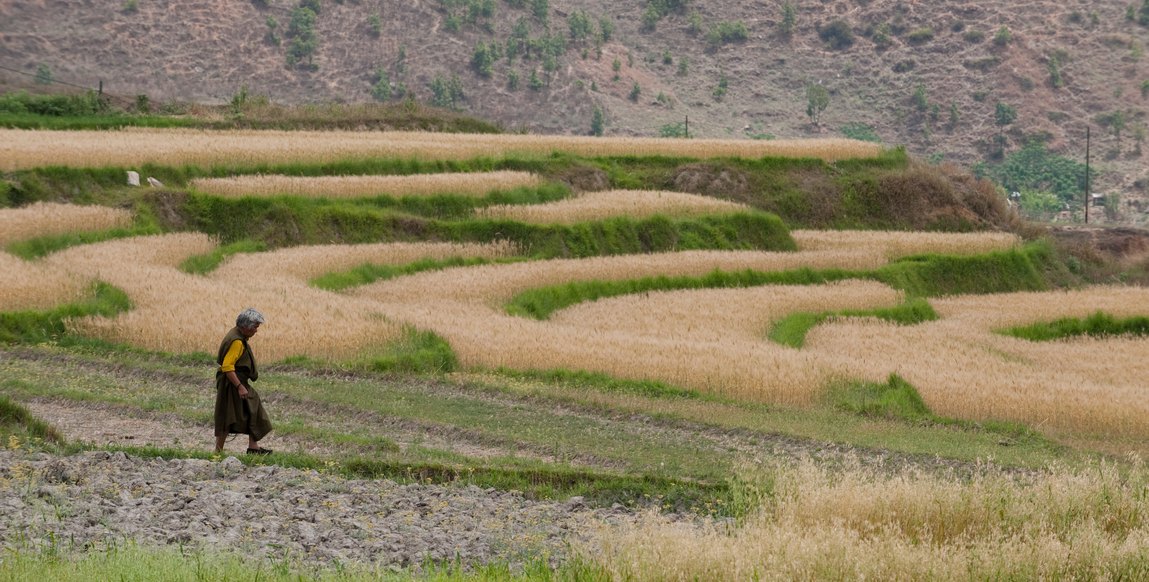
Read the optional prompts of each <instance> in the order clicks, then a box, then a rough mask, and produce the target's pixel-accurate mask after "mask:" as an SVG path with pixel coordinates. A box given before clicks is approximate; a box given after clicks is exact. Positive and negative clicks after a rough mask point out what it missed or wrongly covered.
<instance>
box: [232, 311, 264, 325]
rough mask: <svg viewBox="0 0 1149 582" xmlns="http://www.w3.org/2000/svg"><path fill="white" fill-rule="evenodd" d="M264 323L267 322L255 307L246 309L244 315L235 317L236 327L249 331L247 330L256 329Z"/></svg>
mask: <svg viewBox="0 0 1149 582" xmlns="http://www.w3.org/2000/svg"><path fill="white" fill-rule="evenodd" d="M264 321H265V320H264V319H263V314H262V313H260V312H258V311H256V309H255V308H254V307H248V308H247V309H244V310H243V312H242V313H240V314H239V315H237V316H236V317H235V326H236V327H242V328H244V329H247V328H251V327H255V326H256V325H259V324H261V323H263V322H264Z"/></svg>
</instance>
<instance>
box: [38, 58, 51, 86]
mask: <svg viewBox="0 0 1149 582" xmlns="http://www.w3.org/2000/svg"><path fill="white" fill-rule="evenodd" d="M35 79H36V84H37V85H51V84H52V69H49V68H48V65H45V64H44V63H40V64H39V65H36V77H35Z"/></svg>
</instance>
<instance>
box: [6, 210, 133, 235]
mask: <svg viewBox="0 0 1149 582" xmlns="http://www.w3.org/2000/svg"><path fill="white" fill-rule="evenodd" d="M131 224H132V214H131V213H130V212H128V211H127V210H121V209H118V208H108V207H106V206H77V205H73V204H56V203H52V202H36V203H33V204H30V205H28V206H25V207H23V208H0V245H6V244H9V243H13V242H17V241H22V240H27V239H31V238H36V237H41V236H50V235H58V234H66V233H70V232H86V231H96V230H107V229H111V228H117V227H126V226H130V225H131Z"/></svg>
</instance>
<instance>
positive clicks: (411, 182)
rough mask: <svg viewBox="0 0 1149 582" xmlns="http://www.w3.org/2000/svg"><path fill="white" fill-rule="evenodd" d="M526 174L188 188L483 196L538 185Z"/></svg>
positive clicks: (206, 183) (261, 180) (286, 180)
mask: <svg viewBox="0 0 1149 582" xmlns="http://www.w3.org/2000/svg"><path fill="white" fill-rule="evenodd" d="M542 183H543V181H542V179H541V178H539V177H538V176H537V175H535V174H532V173H530V172H513V171H500V172H474V173H450V174H416V175H413V176H319V177H298V176H279V175H257V176H234V177H230V178H197V179H194V180H192V181H191V187H192V188H194V189H196V190H198V191H200V192H203V193H206V194H213V195H216V196H226V197H231V198H239V197H243V196H281V195H287V196H304V197H311V198H365V197H374V196H395V197H400V196H429V195H435V194H452V195H457V196H485V195H486V194H488V193H490V192H492V191H495V190H511V189H513V188H522V187H531V186H538V185H540V184H542Z"/></svg>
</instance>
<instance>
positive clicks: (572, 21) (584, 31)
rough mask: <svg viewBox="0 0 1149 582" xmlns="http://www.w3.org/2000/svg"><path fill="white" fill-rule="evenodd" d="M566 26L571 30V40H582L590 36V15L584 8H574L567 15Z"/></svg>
mask: <svg viewBox="0 0 1149 582" xmlns="http://www.w3.org/2000/svg"><path fill="white" fill-rule="evenodd" d="M567 27H568V28H569V29H570V32H571V40H572V41H574V42H584V41H586V40H587V39H588V38H590V33H591V28H592V26H591V22H590V15H588V14H587V13H586V10H575V11H574V12H571V13H570V16H567Z"/></svg>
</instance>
